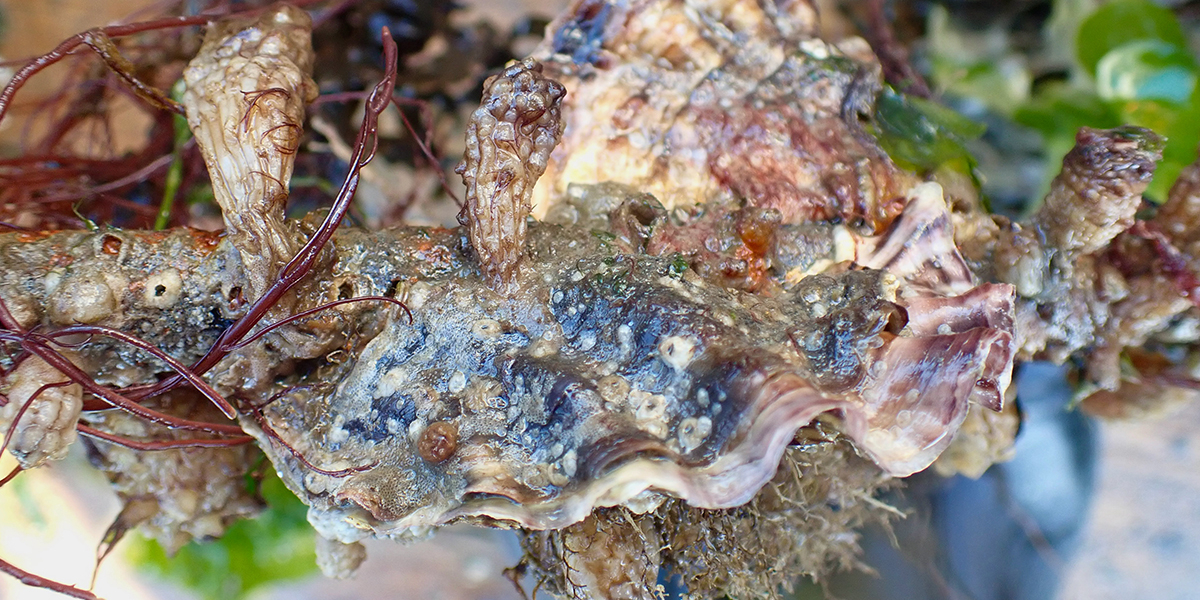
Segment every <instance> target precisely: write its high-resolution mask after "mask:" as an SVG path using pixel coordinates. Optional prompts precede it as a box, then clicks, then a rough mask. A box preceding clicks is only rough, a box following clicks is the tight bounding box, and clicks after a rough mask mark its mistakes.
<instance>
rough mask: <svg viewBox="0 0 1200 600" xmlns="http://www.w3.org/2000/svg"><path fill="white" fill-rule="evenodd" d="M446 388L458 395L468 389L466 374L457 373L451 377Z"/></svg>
mask: <svg viewBox="0 0 1200 600" xmlns="http://www.w3.org/2000/svg"><path fill="white" fill-rule="evenodd" d="M446 387H447V389H449V390H450V393H451V394H457V393H459V392H461V391H463V390H465V389H467V375H466V373H463V372H462V371H455V372H454V374H453V375H451V376H450V381H448V382H447V383H446Z"/></svg>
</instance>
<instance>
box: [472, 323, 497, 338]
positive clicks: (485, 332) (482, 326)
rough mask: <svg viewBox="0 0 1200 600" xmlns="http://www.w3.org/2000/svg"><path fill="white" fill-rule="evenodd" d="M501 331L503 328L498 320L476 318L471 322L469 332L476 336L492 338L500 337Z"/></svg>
mask: <svg viewBox="0 0 1200 600" xmlns="http://www.w3.org/2000/svg"><path fill="white" fill-rule="evenodd" d="M503 331H504V328H503V327H501V326H500V321H497V320H495V319H476V320H475V322H474V323H471V333H473V334H475V337H477V338H481V339H485V340H494V339H496V338H498V337H500V334H501V333H503Z"/></svg>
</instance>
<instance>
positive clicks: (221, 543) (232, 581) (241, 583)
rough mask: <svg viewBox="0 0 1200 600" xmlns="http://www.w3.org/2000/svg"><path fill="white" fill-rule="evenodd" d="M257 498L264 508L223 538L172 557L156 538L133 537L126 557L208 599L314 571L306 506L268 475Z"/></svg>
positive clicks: (228, 598)
mask: <svg viewBox="0 0 1200 600" xmlns="http://www.w3.org/2000/svg"><path fill="white" fill-rule="evenodd" d="M260 489H261V494H262V497H263V499H265V500H266V501H267V506H268V508H267V509H266V510H265V511H263V513H262V514H261V515H259V516H258V517H257V518H254V519H245V520H242V521H239V522H238V523H235V524H234V525H233V526H231V527H230V528H229V530H228V531H226V533H225V536H224V537H222V538H221V539H219V540H215V541H211V542H191V543H189V544H188V545H186V546H184V547H183V548H181V549H180V550H179V552H178V553H177V554H176V555H175V556H173V557H171V556H167V553H166V552H165V551H164V550H163V548H162V546H159V545H158V543H157V542H155V541H154V540H150V539H146V538H144V537H142V536H132V537H131V538H130V540H129V541H130V545H129V547H128V549H127V552H128V553H129V557H130V559H131V560H132V561H133V562H134V563H135V564H137V565H139V566H140V567H141V568H143V569H144V570H146V571H148V572H150V573H153V574H155V575H157V576H159V577H161V578H163V579H165V580H167V581H170V582H172V583H176V584H178V585H181V586H183V587H185V588H187V589H190V590H192V591H194V592H196V593H197V594H199V595H200V596H201V597H203V598H205V599H207V600H235V599H237V598H244V597H245V596H246V594H247V593H248V592H250V591H251V590H253V589H254V588H257V587H260V586H262V585H265V584H268V583H273V582H277V581H283V580H287V579H296V578H299V577H303V576H305V575H309V574H311V573H314V572H316V568H317V567H316V551H315V549H314V543H315V542H314V539H315V538H314V535H315V534H314V533H313V530H312V527H311V526H309V524H308V520H307V518H306V514H307V508H306V507H305V506H304V504H303V503H301V502H300V500H299V499H298V498H296V496H295V495H293V494H292V492H291V491H289V490H288V489H287V488H286V487H284V485H283V482H282V481H280V480H279V478H278V477H277V476H276V475H275V474H274V472H270V473H269V474H268V475H267V477H266V478H264V479H263V481H262V486H261V488H260Z"/></svg>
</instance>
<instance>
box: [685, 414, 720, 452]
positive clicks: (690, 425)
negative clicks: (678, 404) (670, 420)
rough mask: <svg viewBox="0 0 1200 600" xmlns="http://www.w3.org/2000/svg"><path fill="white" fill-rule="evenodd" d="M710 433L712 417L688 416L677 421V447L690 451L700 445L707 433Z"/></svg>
mask: <svg viewBox="0 0 1200 600" xmlns="http://www.w3.org/2000/svg"><path fill="white" fill-rule="evenodd" d="M710 433H712V419H709V418H708V417H704V416H700V417H688V418H686V419H684V420H683V421H682V422H680V423H679V447H680V448H682V449H683V451H684V452H685V453H686V452H691V451H692V450H694V449H696V448H698V447H700V444H703V443H704V440H705V439H707V438H708V434H710Z"/></svg>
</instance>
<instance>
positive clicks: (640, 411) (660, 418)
mask: <svg viewBox="0 0 1200 600" xmlns="http://www.w3.org/2000/svg"><path fill="white" fill-rule="evenodd" d="M629 403H630V404H632V405H634V406H635V407H637V408H636V409H635V410H634V418H635V419H636V420H637V426H638V428H639V429H641V430H642V431H645V432H646V433H649V434H650V435H652V436H654V437H657V438H665V437H667V422H666V416H667V399H666V397H665V396H663V395H662V394H651V393H649V392H644V391H642V390H631V391H630V392H629Z"/></svg>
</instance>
